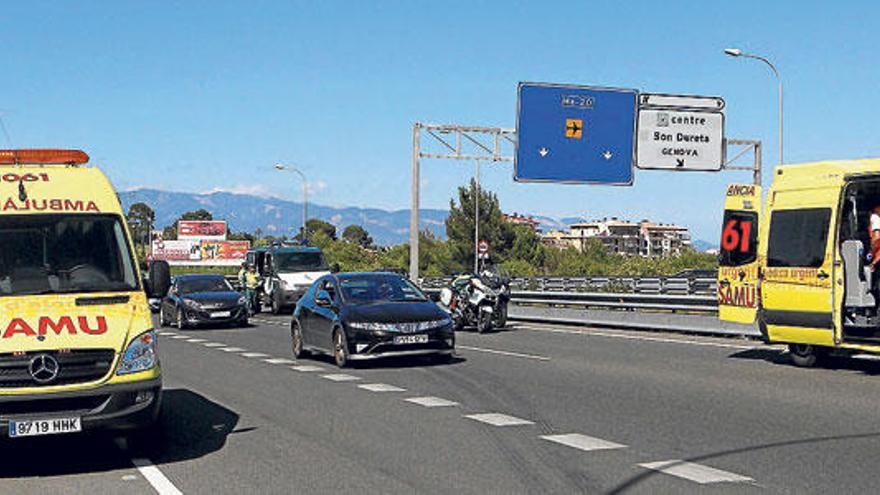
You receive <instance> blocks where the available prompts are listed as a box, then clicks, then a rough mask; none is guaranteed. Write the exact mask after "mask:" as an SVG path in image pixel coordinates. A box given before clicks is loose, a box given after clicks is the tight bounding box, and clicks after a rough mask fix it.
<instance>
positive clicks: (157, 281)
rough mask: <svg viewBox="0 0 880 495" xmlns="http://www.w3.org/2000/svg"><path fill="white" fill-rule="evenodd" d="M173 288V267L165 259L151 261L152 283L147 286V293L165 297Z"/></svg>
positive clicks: (151, 295)
mask: <svg viewBox="0 0 880 495" xmlns="http://www.w3.org/2000/svg"><path fill="white" fill-rule="evenodd" d="M170 288H171V267H169V266H168V262H167V261H164V260H155V261H153V262H152V263H150V284H149V285H148V286H147V295H149V296H150V297H154V298H163V297H165V296H166V295H167V294H168V289H170Z"/></svg>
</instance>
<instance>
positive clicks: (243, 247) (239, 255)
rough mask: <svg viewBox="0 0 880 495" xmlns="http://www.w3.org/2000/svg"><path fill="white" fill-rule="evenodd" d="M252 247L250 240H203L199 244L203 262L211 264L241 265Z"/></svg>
mask: <svg viewBox="0 0 880 495" xmlns="http://www.w3.org/2000/svg"><path fill="white" fill-rule="evenodd" d="M250 248H251V243H250V241H201V242H200V244H199V252H200V255H201V261H202V263H203V264H211V265H239V264H241V262H242V261H244V257H245V255H247V252H248V249H250Z"/></svg>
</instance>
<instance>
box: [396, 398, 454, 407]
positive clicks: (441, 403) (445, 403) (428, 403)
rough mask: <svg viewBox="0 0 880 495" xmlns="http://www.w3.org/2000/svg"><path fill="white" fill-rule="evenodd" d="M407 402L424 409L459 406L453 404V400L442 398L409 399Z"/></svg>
mask: <svg viewBox="0 0 880 495" xmlns="http://www.w3.org/2000/svg"><path fill="white" fill-rule="evenodd" d="M403 400H405V401H407V402H412V403H413V404H418V405H420V406H424V407H452V406H457V405H458V402H452V401H451V400H446V399H441V398H440V397H431V396H428V397H410V398H409V399H403Z"/></svg>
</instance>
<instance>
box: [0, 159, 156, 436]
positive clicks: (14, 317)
mask: <svg viewBox="0 0 880 495" xmlns="http://www.w3.org/2000/svg"><path fill="white" fill-rule="evenodd" d="M87 162H88V156H87V155H86V154H85V153H83V152H82V151H78V150H42V149H40V150H34V149H30V150H0V441H5V440H6V439H10V440H9V441H14V440H15V439H18V438H21V437H30V436H36V435H53V434H65V433H75V432H81V431H89V430H111V431H115V432H118V433H119V434H120V435H124V436H126V437H127V438H128V439H129V441H130V443H131V444H134V445H132V446H136V448H140V447H150V448H153V447H155V446H156V440H157V439H158V438H160V437H161V435H157V434H156V433H157V431H156V429H157V426H156V425H157V416H158V412H159V407H160V402H161V390H162V377H161V369H160V365H159V357H158V355H157V347H156V346H157V342H156V334H155V332H154V331H153V322H152V319H151V315H150V310H149V307H148V305H147V293H146V292H145V291H150V292H151V295H158V294H160V293H161V294H164V293H165V292H167V290H168V285H169V273H168V265H167V264H165V263H162V262H157V263H154V264H153V265H152V266H151V270H150V271H151V274H150V279H149V280H150V282H151V283H150V284H149V285H150V287H149V288H147V287H146V285H145V284H146V282H145V281H142V280H141V277H140V272H139V270H138V266H137V263H136V261H135V260H136V258H135V257H134V255H133V252H134V251H133V249H132V244H131V239H130V235H129V232H128V227H127V225H126V221H125V217H124V214H123V210H122V206H121V204H120V202H119V198H118V196H117V195H116V192H115V191H114V189H113V186H112V185H111V184H110V182H109V181H108V180H107V177H106V176H104V174H103V173H102V172H101V171H100V170H98V169H97V168H94V167H89V166H86V165H85V164H86V163H87ZM2 437H6V438H5V439H4V438H2Z"/></svg>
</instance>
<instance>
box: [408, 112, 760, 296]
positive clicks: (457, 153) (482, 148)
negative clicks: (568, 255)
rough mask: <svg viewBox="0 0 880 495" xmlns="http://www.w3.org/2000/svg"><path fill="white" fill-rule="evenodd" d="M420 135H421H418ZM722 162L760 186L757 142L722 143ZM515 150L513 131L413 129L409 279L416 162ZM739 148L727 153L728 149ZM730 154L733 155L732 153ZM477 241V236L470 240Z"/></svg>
mask: <svg viewBox="0 0 880 495" xmlns="http://www.w3.org/2000/svg"><path fill="white" fill-rule="evenodd" d="M422 131H424V132H422ZM423 136H425V137H426V138H428V141H426V144H429V145H433V146H434V147H439V150H440V151H424V152H423V151H422V137H423ZM724 145H725V150H726V152H725V155H726V156H727V157H729V158H728V159H727V160H725V162H724V165H723V166H722V167H721V170H743V171H750V172H752V180H753V183H754V184H757V185H760V184H761V149H762V148H761V141H757V140H750V139H725V140H724ZM509 146H513V147H516V146H517V139H516V130H515V129H509V128H502V127H479V126H463V125H455V124H442V125H438V124H423V123H420V122H416V123H415V124H414V125H413V154H412V204H411V206H410V217H409V276H410V279H411V280H413V281H415V282H418V280H419V196H420V190H419V188H420V159H421V158H438V159H446V160H473V161H476V162H477V163H479V162H481V161H488V162H513V161H514V155H515V152H516V151H515V150H513V151H512V152H509V153H508V152H507V151H505V147H509ZM732 146H733V147H739V149H737V150H731V149H730V147H732ZM731 151H735V153H732V152H731ZM749 152H751V154H752V164H751V165H746V164H742V165H738V164H736V162H737V161H739V160H740V159H741V158H743V157H744V156H746V155H747V154H748V153H749ZM474 239H479V235H476V233H475V236H474Z"/></svg>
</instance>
